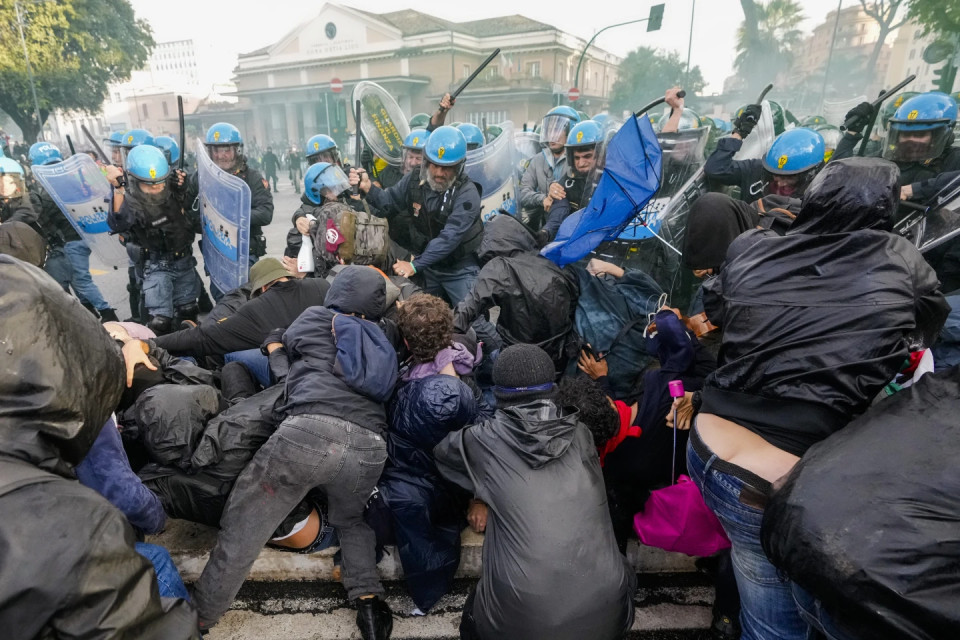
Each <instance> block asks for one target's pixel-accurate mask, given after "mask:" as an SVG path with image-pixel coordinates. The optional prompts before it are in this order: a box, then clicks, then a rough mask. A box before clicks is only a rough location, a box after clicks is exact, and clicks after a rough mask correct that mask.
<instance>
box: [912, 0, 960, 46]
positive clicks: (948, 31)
mask: <svg viewBox="0 0 960 640" xmlns="http://www.w3.org/2000/svg"><path fill="white" fill-rule="evenodd" d="M907 15H908V17H909V18H910V19H911V20H913V21H914V22H916V23H917V24H919V25H920V26H921V27H922V28H923V32H924V34H928V33H936V34H939V35H942V36H948V37H949V36H953V37H955V38H960V5H958V4H957V1H956V0H910V8H909V10H908V13H907Z"/></svg>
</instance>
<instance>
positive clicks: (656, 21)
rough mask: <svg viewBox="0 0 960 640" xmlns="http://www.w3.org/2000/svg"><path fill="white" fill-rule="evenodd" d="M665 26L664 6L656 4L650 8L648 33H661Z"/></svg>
mask: <svg viewBox="0 0 960 640" xmlns="http://www.w3.org/2000/svg"><path fill="white" fill-rule="evenodd" d="M662 24H663V5H662V4H655V5H653V6H652V7H650V17H649V18H647V31H648V32H649V31H660V25H662Z"/></svg>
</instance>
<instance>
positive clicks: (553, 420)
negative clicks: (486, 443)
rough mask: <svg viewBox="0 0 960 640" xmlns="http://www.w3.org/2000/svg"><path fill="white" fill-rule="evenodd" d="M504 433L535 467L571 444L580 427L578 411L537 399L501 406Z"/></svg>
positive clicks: (546, 461)
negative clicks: (504, 407) (503, 407)
mask: <svg viewBox="0 0 960 640" xmlns="http://www.w3.org/2000/svg"><path fill="white" fill-rule="evenodd" d="M497 413H499V414H500V416H501V418H502V420H501V424H502V425H503V427H505V428H504V429H503V430H502V431H501V436H502V437H503V439H504V440H505V441H506V442H507V443H508V444H509V446H510V448H512V449H513V450H514V451H516V452H517V454H519V455H520V457H521V458H523V459H524V460H525V461H526V462H527V464H529V465H530V467H531V468H532V469H539V468H540V467H542V466H544V465H545V464H547V463H548V462H551V461H552V460H556V459H557V458H559V457H560V456H562V455H563V454H564V453H566V451H567V449H568V448H569V447H570V443H571V442H573V438H574V436H575V435H576V431H577V412H576V411H569V410H562V409H560V408H559V407H557V405H555V404H554V403H553V402H551V401H550V400H534V401H533V402H528V403H526V404H520V405H515V406H512V407H509V408H507V409H501V410H499V411H498V412H497Z"/></svg>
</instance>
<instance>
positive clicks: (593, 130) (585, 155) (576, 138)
mask: <svg viewBox="0 0 960 640" xmlns="http://www.w3.org/2000/svg"><path fill="white" fill-rule="evenodd" d="M601 142H603V127H601V126H600V125H599V124H597V123H596V122H594V121H593V120H584V121H583V122H581V123H579V124H577V125H575V126H574V127H573V128H572V129H571V130H570V133H569V134H568V135H567V141H566V145H564V146H565V147H566V149H567V171H568V172H572V173H573V175H577V176H585V175H588V174H589V173H590V172H591V171H593V169H594V168H595V167H596V166H597V152H598V150H597V145H598V144H600V143H601ZM590 152H592V153H590Z"/></svg>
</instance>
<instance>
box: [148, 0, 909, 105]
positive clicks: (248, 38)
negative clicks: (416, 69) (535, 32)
mask: <svg viewBox="0 0 960 640" xmlns="http://www.w3.org/2000/svg"><path fill="white" fill-rule="evenodd" d="M658 1H662V0H652V1H651V0H640V1H639V2H635V3H625V2H623V1H622V0H590V2H585V3H578V4H580V5H586V6H588V7H589V10H586V9H582V10H575V11H569V10H564V9H561V7H562V6H564V5H565V4H566V3H564V2H561V1H559V0H550V1H547V0H534V1H533V2H527V3H518V2H516V0H484V1H483V2H470V1H462V2H456V1H455V2H447V3H443V4H441V3H438V2H427V1H426V0H377V2H370V3H362V4H349V3H346V2H341V3H339V4H342V5H344V6H354V7H356V8H358V9H363V10H366V11H371V12H389V11H396V10H400V9H416V10H418V11H423V12H424V13H430V14H432V15H435V16H438V17H440V18H444V19H447V20H451V21H455V22H461V21H466V20H479V19H482V18H493V17H496V16H501V15H509V14H513V13H517V12H518V11H519V13H522V14H523V15H525V16H527V17H529V18H533V19H534V20H539V21H541V22H545V23H548V24H552V25H554V26H556V27H558V28H559V29H562V30H564V31H567V32H569V33H572V34H574V35H577V36H580V37H581V38H584V39H588V38H590V37H591V36H592V35H593V34H594V33H596V32H597V31H598V30H600V29H602V28H603V27H605V26H607V25H610V24H616V23H618V22H626V21H628V20H634V19H638V18H645V17H646V16H647V15H648V13H649V8H650V6H651V5H653V4H656V2H658ZM694 1H695V0H666V9H665V11H664V17H663V28H662V30H661V31H659V32H656V33H647V32H646V25H645V23H640V24H635V25H626V26H623V27H616V28H613V29H610V30H608V31H606V32H604V33H603V34H601V35H600V37H599V38H597V42H596V44H597V45H598V46H600V47H602V48H604V49H606V50H608V51H610V52H612V53H615V54H617V55H621V56H622V55H626V53H627V52H628V51H630V50H632V49H634V48H636V47H638V46H643V45H646V46H653V47H657V48H659V49H663V50H667V51H670V50H674V51H678V52H680V54H681V56H682V57H686V53H687V42H688V37H689V34H690V13H691V7H692V6H693V3H694ZM131 4H132V5H133V8H134V10H135V11H136V13H137V16H138V17H139V18H144V19H146V20H147V21H148V22H149V23H150V24H151V25H152V26H153V30H154V34H155V37H156V39H157V41H158V42H160V41H166V40H180V39H188V38H192V39H193V40H194V41H195V42H196V43H197V45H198V48H200V49H201V51H200V52H199V54H200V55H201V60H200V61H198V62H202V63H203V64H204V66H205V67H207V68H205V69H204V72H205V73H204V76H205V79H209V80H207V81H209V82H215V81H220V82H223V81H227V80H229V78H230V75H231V70H232V69H233V67H234V66H235V65H236V60H237V54H238V53H241V52H244V51H252V50H254V49H258V48H260V47H263V46H266V45H268V44H272V43H273V42H276V41H277V40H278V39H280V38H281V37H282V36H283V35H284V34H286V33H287V32H288V31H290V30H291V29H293V28H294V27H295V26H296V25H297V24H299V23H300V22H302V21H304V20H307V19H309V18H311V17H313V16H315V15H316V14H317V13H318V12H319V10H320V7H321V6H322V5H323V3H322V2H315V1H314V2H311V1H309V0H308V1H307V2H304V0H264V1H262V2H251V1H250V0H239V1H237V0H232V1H230V2H227V1H225V0H164V1H163V2H156V0H131ZM800 4H801V5H802V6H803V9H804V14H805V16H806V20H805V22H804V23H803V25H802V28H803V30H804V31H805V32H810V31H812V30H813V27H814V26H816V25H817V24H819V23H821V22H823V21H824V19H825V17H826V15H827V13H828V12H829V11H831V10H833V9H835V8H836V7H837V0H803V1H802V2H801V3H800ZM857 4H858V0H843V6H844V7H849V6H855V5H857ZM520 6H522V7H523V8H522V9H518V7H520ZM567 6H570V5H567ZM624 6H631V7H632V8H630V9H624V8H623V7H624ZM249 7H261V9H259V10H257V9H252V8H249ZM742 20H743V11H742V10H741V8H740V3H739V1H738V0H699V1H697V2H696V12H695V15H694V24H693V47H692V51H691V65H699V66H700V69H701V70H702V71H703V75H704V78H705V79H706V80H707V83H708V86H707V88H706V92H707V93H711V92H719V91H721V90H722V88H723V80H724V78H725V77H727V76H728V75H730V74H731V73H732V72H733V59H734V57H735V54H734V44H735V41H736V30H737V27H738V26H739V24H740V22H741V21H742ZM892 41H893V40H892V39H891V40H890V42H892ZM209 48H214V49H215V52H213V53H211V52H209V51H207V52H204V51H202V50H203V49H209Z"/></svg>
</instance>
